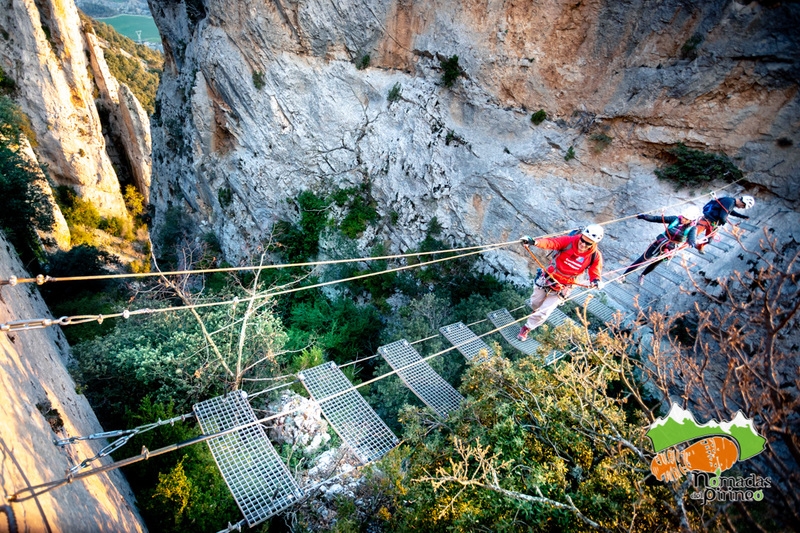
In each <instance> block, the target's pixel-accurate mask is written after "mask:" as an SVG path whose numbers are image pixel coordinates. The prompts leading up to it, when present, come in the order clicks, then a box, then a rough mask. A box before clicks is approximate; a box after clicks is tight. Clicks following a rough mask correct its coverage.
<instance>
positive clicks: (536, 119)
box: [531, 109, 547, 126]
mask: <svg viewBox="0 0 800 533" xmlns="http://www.w3.org/2000/svg"><path fill="white" fill-rule="evenodd" d="M545 119H547V113H545V111H544V109H540V110H539V111H537V112H536V113H534V114H533V115H531V122H533V123H534V124H535V125H536V126H538V125H539V124H541V123H542V122H544V121H545Z"/></svg>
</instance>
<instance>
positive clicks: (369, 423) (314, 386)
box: [297, 362, 399, 463]
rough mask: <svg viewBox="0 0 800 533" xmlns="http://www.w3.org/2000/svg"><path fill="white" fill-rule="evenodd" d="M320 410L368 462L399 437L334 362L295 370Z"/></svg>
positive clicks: (361, 458)
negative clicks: (299, 370)
mask: <svg viewBox="0 0 800 533" xmlns="http://www.w3.org/2000/svg"><path fill="white" fill-rule="evenodd" d="M297 377H298V378H299V379H300V381H302V382H303V385H304V386H305V388H306V390H307V391H308V393H309V394H310V395H311V397H312V398H313V399H314V400H316V401H317V402H319V405H320V408H322V414H323V415H325V418H326V419H327V420H328V422H330V424H331V426H332V427H333V429H334V430H335V431H336V433H337V434H338V435H339V436H340V437H341V438H342V440H343V441H344V442H346V443H347V445H348V446H350V447H351V448H352V449H353V451H354V452H355V453H356V455H357V456H358V458H359V459H360V460H361V461H363V462H365V463H368V462H370V461H374V460H376V459H380V458H381V457H383V456H384V455H385V454H386V452H388V451H389V450H391V449H392V448H394V447H395V446H396V445H397V444H398V443H399V441H398V440H397V437H395V435H394V433H392V432H391V430H390V429H389V428H388V427H386V424H384V423H383V420H381V419H380V417H379V416H378V414H377V413H376V412H375V411H374V410H373V409H372V407H370V405H369V404H368V403H367V401H366V400H365V399H364V397H363V396H361V395H360V394H359V393H358V391H357V390H356V389H354V388H353V385H352V383H350V381H349V380H348V379H347V376H345V375H344V373H342V371H341V370H340V369H339V367H338V366H336V364H335V363H333V362H329V363H323V364H321V365H319V366H315V367H314V368H309V369H307V370H303V371H302V372H299V373H298V374H297Z"/></svg>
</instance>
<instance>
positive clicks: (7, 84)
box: [0, 67, 17, 95]
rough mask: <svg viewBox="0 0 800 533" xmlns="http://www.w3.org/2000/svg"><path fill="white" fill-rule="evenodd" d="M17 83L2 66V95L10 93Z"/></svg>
mask: <svg viewBox="0 0 800 533" xmlns="http://www.w3.org/2000/svg"><path fill="white" fill-rule="evenodd" d="M16 87H17V84H16V83H15V82H14V80H13V79H11V78H9V77H8V76H7V75H6V73H5V71H4V70H3V68H2V67H0V95H2V94H9V93H11V92H12V91H13V90H14V89H16Z"/></svg>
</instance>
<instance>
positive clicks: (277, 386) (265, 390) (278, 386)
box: [247, 379, 300, 398]
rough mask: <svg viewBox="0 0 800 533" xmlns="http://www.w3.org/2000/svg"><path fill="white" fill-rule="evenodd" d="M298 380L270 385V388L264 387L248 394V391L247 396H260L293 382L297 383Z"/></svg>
mask: <svg viewBox="0 0 800 533" xmlns="http://www.w3.org/2000/svg"><path fill="white" fill-rule="evenodd" d="M299 382H300V380H299V379H295V380H294V381H290V382H289V383H284V384H283V385H276V386H274V387H270V388H268V389H264V390H262V391H258V392H254V393H253V394H249V393H248V394H247V397H248V398H255V397H256V396H261V395H262V394H264V393H267V392H272V391H274V390H278V389H282V388H284V387H289V386H291V385H294V384H295V383H299Z"/></svg>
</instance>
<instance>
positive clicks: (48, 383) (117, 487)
mask: <svg viewBox="0 0 800 533" xmlns="http://www.w3.org/2000/svg"><path fill="white" fill-rule="evenodd" d="M12 275H14V276H18V277H23V276H24V277H27V274H26V273H25V271H24V269H23V267H22V264H21V263H20V262H19V259H18V258H17V257H16V254H15V253H14V251H13V249H12V248H11V246H10V245H9V244H8V243H7V242H6V240H5V237H3V236H2V234H0V279H4V280H5V279H8V278H9V276H12ZM47 317H50V312H49V310H48V309H47V306H46V305H45V303H44V301H43V300H42V299H41V297H40V296H39V293H38V291H37V290H36V288H35V286H32V285H18V286H15V287H12V286H8V285H6V286H0V323H6V322H8V321H12V320H21V319H32V318H47ZM69 359H70V355H69V347H68V346H67V341H66V339H65V338H64V336H63V335H62V334H61V332H60V330H59V329H58V328H57V327H50V328H46V329H35V330H28V331H17V332H5V331H3V332H0V404H2V406H3V408H2V409H0V485H2V505H10V506H11V509H12V511H13V514H14V517H15V519H16V523H17V528H18V531H32V532H37V531H68V532H75V533H83V532H86V533H90V532H98V531H108V532H116V531H126V532H137V531H139V532H140V531H146V528H145V526H144V524H143V522H142V520H141V517H140V516H139V514H138V512H137V510H136V507H135V504H134V498H133V494H132V493H131V490H130V487H129V486H128V483H127V481H126V480H125V478H124V477H123V475H122V474H121V473H120V472H119V471H118V470H117V471H113V472H110V473H108V474H100V475H95V476H92V477H89V478H87V479H85V480H79V481H75V482H73V483H71V484H68V485H65V486H62V487H60V488H57V489H55V490H53V491H51V492H48V493H46V494H43V495H41V496H39V497H38V498H35V499H30V500H27V501H24V502H14V503H10V502H9V499H10V497H11V495H13V494H15V493H17V492H18V491H20V490H21V489H24V488H25V487H28V486H34V485H38V484H41V483H46V482H49V481H54V480H59V479H62V478H63V477H64V475H65V473H66V471H67V470H68V469H69V468H70V467H72V466H73V465H76V464H78V463H80V462H81V461H82V460H83V459H85V458H88V457H92V456H94V455H95V454H96V453H97V452H98V451H99V450H100V449H101V448H102V447H103V446H105V445H106V444H107V443H106V442H104V441H93V442H87V441H84V442H78V443H76V444H74V445H71V446H68V447H66V448H59V447H57V446H55V445H54V444H53V441H54V439H64V438H67V437H70V436H79V435H90V434H92V433H97V432H100V431H103V428H102V427H100V424H99V422H98V421H97V418H96V417H95V415H94V412H93V411H92V409H91V407H90V406H89V403H88V402H87V401H86V398H85V397H84V396H82V395H80V394H78V393H77V392H76V390H75V382H73V381H72V378H71V377H70V375H69V373H68V372H67V369H66V367H65V365H66V364H67V363H68V362H69ZM110 429H117V428H110ZM105 462H110V459H106V460H105V461H104V462H101V463H95V464H104V463H105ZM7 527H8V526H7V521H6V516H0V531H7V529H6V528H7Z"/></svg>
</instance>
